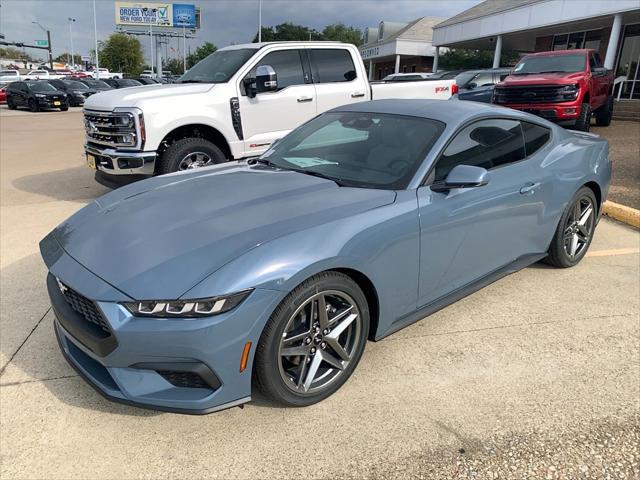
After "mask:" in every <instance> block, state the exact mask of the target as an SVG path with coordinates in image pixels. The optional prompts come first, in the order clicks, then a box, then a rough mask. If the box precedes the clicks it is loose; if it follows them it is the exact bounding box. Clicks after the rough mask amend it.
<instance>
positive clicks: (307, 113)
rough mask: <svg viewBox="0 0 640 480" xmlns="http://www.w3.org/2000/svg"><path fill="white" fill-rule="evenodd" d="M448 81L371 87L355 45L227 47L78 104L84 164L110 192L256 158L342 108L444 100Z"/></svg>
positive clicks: (449, 85)
mask: <svg viewBox="0 0 640 480" xmlns="http://www.w3.org/2000/svg"><path fill="white" fill-rule="evenodd" d="M455 88H456V87H455V81H453V80H434V81H418V82H398V83H396V84H392V83H388V84H385V83H380V84H369V82H368V80H367V73H366V71H365V68H364V64H363V62H362V59H361V57H360V53H359V52H358V49H357V48H356V47H355V46H354V45H350V44H343V43H334V42H331V43H329V42H274V43H251V44H244V45H234V46H230V47H226V48H223V49H220V50H218V51H216V52H215V53H213V54H211V55H209V56H208V57H207V58H205V59H204V60H202V61H201V62H200V63H198V64H197V65H195V66H194V67H192V68H191V69H190V70H189V71H188V72H187V73H186V74H185V75H183V76H182V77H181V78H180V80H179V82H178V83H177V84H169V85H147V86H142V87H132V88H124V89H116V90H108V91H104V92H102V93H100V94H99V95H93V96H91V97H89V98H88V99H87V101H86V103H85V105H84V122H85V129H86V144H85V152H86V155H87V163H88V164H89V166H91V167H92V168H95V169H96V180H97V181H98V182H100V183H102V184H103V185H107V186H109V187H114V186H118V185H121V184H123V183H128V182H130V181H133V180H137V179H140V178H144V177H148V176H152V175H157V174H162V173H169V172H174V171H178V170H186V169H190V168H196V167H201V166H205V165H211V164H214V163H221V162H224V161H227V160H232V159H241V158H246V157H254V156H257V155H260V154H261V153H263V152H264V151H265V150H267V148H268V147H269V145H271V144H272V143H273V142H274V141H275V140H277V139H279V138H281V137H283V136H284V135H286V134H287V133H288V132H289V131H290V130H292V129H294V128H295V127H297V126H299V125H301V124H302V123H304V122H306V121H307V120H309V119H311V118H313V117H315V116H316V115H318V114H320V113H322V112H325V111H327V110H329V109H331V108H334V107H337V106H339V105H344V104H349V103H353V102H363V101H366V100H371V99H385V98H431V99H442V100H446V99H448V98H449V97H450V96H451V95H452V93H455Z"/></svg>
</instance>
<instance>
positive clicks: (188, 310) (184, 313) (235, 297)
mask: <svg viewBox="0 0 640 480" xmlns="http://www.w3.org/2000/svg"><path fill="white" fill-rule="evenodd" d="M251 292H252V289H247V290H242V291H240V292H236V293H231V294H229V295H224V296H221V297H211V298H197V299H193V300H143V301H139V302H124V303H123V304H122V305H124V307H125V308H126V309H127V310H129V311H130V312H131V313H132V314H133V315H135V316H136V317H156V318H176V317H187V318H197V317H210V316H211V315H219V314H221V313H224V312H228V311H229V310H231V309H233V308H235V307H237V306H238V305H239V304H240V303H242V301H243V300H244V299H245V298H247V297H248V296H249V294H250V293H251Z"/></svg>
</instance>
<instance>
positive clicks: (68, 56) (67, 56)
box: [53, 52, 84, 65]
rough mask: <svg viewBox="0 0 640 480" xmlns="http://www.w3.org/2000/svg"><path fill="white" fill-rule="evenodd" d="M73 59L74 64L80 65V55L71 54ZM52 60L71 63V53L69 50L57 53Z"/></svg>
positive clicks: (81, 62)
mask: <svg viewBox="0 0 640 480" xmlns="http://www.w3.org/2000/svg"><path fill="white" fill-rule="evenodd" d="M73 60H74V62H73V63H75V64H76V65H82V64H83V63H84V62H83V61H82V57H81V56H80V55H78V54H74V55H73ZM53 61H54V62H59V63H67V64H69V65H70V64H71V54H70V53H69V52H65V53H61V54H60V55H58V56H57V57H55V58H54V59H53Z"/></svg>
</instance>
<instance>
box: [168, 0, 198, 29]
mask: <svg viewBox="0 0 640 480" xmlns="http://www.w3.org/2000/svg"><path fill="white" fill-rule="evenodd" d="M173 26H174V27H186V28H196V7H195V5H186V4H184V3H174V4H173Z"/></svg>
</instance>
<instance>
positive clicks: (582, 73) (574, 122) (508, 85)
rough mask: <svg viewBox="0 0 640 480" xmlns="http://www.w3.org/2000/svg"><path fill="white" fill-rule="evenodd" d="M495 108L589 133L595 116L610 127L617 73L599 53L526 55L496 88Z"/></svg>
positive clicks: (564, 51)
mask: <svg viewBox="0 0 640 480" xmlns="http://www.w3.org/2000/svg"><path fill="white" fill-rule="evenodd" d="M493 103H496V104H498V105H503V106H505V107H511V108H515V109H517V110H524V111H526V112H530V113H534V114H536V115H539V116H541V117H544V118H546V119H547V120H551V121H553V122H556V123H559V124H560V125H566V126H571V127H573V128H575V129H577V130H582V131H585V132H587V131H589V125H590V123H591V116H592V115H595V117H596V125H599V126H604V127H606V126H607V125H609V124H610V123H611V117H612V115H613V73H612V72H610V71H608V70H607V69H606V68H604V67H603V66H602V61H601V60H600V54H599V53H598V52H597V51H596V50H556V51H553V52H540V53H533V54H530V55H526V56H524V57H522V58H521V59H520V61H519V62H518V63H517V64H516V66H515V67H513V70H512V71H511V74H510V75H509V76H508V77H506V78H505V79H504V80H503V81H502V82H500V83H499V84H497V85H496V88H495V89H494V91H493Z"/></svg>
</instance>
